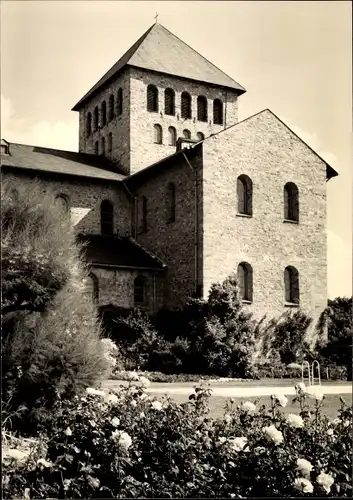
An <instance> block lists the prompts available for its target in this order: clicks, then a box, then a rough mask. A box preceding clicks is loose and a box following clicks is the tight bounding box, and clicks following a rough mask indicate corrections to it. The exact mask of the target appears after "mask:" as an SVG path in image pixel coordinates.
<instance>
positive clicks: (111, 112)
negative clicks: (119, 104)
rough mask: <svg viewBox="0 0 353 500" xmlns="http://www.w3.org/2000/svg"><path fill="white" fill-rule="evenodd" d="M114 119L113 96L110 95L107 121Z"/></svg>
mask: <svg viewBox="0 0 353 500" xmlns="http://www.w3.org/2000/svg"><path fill="white" fill-rule="evenodd" d="M113 118H114V96H113V94H111V96H110V97H109V121H111V120H112V119H113Z"/></svg>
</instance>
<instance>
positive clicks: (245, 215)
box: [235, 213, 252, 219]
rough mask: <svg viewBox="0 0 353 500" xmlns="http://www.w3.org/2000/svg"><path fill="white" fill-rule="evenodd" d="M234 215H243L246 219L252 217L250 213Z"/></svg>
mask: <svg viewBox="0 0 353 500" xmlns="http://www.w3.org/2000/svg"><path fill="white" fill-rule="evenodd" d="M235 215H236V216H237V217H245V218H246V219H252V215H250V214H240V213H237V214H235Z"/></svg>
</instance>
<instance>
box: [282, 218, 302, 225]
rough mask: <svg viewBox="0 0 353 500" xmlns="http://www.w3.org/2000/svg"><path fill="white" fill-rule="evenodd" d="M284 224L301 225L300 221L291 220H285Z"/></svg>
mask: <svg viewBox="0 0 353 500" xmlns="http://www.w3.org/2000/svg"><path fill="white" fill-rule="evenodd" d="M283 222H285V223H286V224H299V221H298V220H291V219H283Z"/></svg>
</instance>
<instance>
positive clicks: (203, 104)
mask: <svg viewBox="0 0 353 500" xmlns="http://www.w3.org/2000/svg"><path fill="white" fill-rule="evenodd" d="M197 119H198V120H199V121H200V122H207V99H206V97H205V96H203V95H200V96H199V97H198V98H197Z"/></svg>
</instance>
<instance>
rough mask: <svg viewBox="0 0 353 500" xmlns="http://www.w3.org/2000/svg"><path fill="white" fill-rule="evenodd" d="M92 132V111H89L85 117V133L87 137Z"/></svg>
mask: <svg viewBox="0 0 353 500" xmlns="http://www.w3.org/2000/svg"><path fill="white" fill-rule="evenodd" d="M91 133H92V113H91V112H89V113H87V119H86V134H87V137H89V136H90V135H91Z"/></svg>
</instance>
